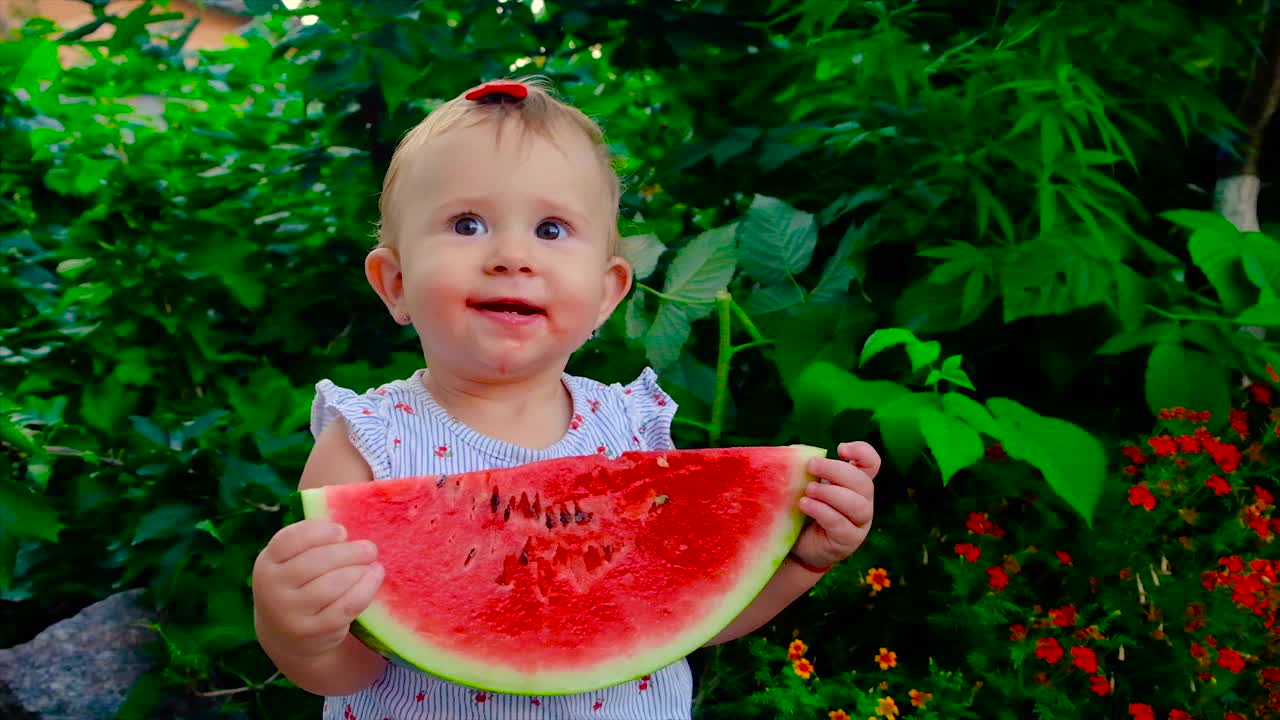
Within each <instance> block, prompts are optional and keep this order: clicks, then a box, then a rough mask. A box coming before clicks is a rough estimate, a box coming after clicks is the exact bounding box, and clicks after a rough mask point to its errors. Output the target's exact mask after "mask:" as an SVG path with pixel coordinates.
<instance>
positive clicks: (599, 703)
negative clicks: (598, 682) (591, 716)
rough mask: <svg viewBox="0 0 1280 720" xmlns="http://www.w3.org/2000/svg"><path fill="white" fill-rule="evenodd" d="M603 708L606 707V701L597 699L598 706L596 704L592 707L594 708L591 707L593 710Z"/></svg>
mask: <svg viewBox="0 0 1280 720" xmlns="http://www.w3.org/2000/svg"><path fill="white" fill-rule="evenodd" d="M602 707H604V701H602V700H600V699H597V700H596V704H595V705H592V706H591V709H592V710H599V709H600V708H602Z"/></svg>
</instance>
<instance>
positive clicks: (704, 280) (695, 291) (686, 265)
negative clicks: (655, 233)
mask: <svg viewBox="0 0 1280 720" xmlns="http://www.w3.org/2000/svg"><path fill="white" fill-rule="evenodd" d="M736 231H737V227H736V226H735V225H726V226H724V227H719V228H716V229H714V230H708V231H706V232H704V233H701V234H699V235H698V236H697V237H695V238H694V239H693V240H690V241H689V244H688V245H685V246H684V247H683V248H681V249H680V251H679V252H678V253H676V256H675V258H674V259H673V260H672V261H671V266H670V267H669V268H668V269H667V281H666V285H665V286H664V287H663V294H665V295H667V296H669V297H673V298H675V299H677V300H679V301H681V302H694V303H697V302H703V303H708V307H707V310H708V311H709V310H710V303H711V302H712V301H713V300H715V297H716V293H718V292H720V291H721V290H723V289H725V288H726V287H728V285H729V281H730V280H731V279H733V272H734V270H735V269H737V251H736V249H735V248H734V234H735V232H736Z"/></svg>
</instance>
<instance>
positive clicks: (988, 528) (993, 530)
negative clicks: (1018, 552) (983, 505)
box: [964, 512, 1004, 537]
mask: <svg viewBox="0 0 1280 720" xmlns="http://www.w3.org/2000/svg"><path fill="white" fill-rule="evenodd" d="M964 526H965V527H966V528H968V530H969V532H971V533H973V534H974V535H994V536H995V537H1003V536H1004V530H1003V529H1001V528H1000V526H999V525H996V524H995V523H994V522H993V521H992V520H991V519H990V518H988V517H987V514H986V513H980V512H971V513H969V519H968V520H966V521H965V523H964Z"/></svg>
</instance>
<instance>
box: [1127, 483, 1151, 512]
mask: <svg viewBox="0 0 1280 720" xmlns="http://www.w3.org/2000/svg"><path fill="white" fill-rule="evenodd" d="M1129 504H1130V505H1133V506H1134V507H1143V508H1146V509H1147V511H1148V512H1150V511H1151V510H1154V509H1155V507H1156V496H1155V495H1152V494H1151V491H1150V490H1148V489H1146V488H1145V487H1143V486H1141V485H1134V486H1133V487H1131V488H1129Z"/></svg>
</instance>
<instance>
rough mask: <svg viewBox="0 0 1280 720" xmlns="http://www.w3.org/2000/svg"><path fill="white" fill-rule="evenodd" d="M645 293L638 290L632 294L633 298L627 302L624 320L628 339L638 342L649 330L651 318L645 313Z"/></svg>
mask: <svg viewBox="0 0 1280 720" xmlns="http://www.w3.org/2000/svg"><path fill="white" fill-rule="evenodd" d="M644 298H645V293H644V292H643V291H641V290H636V291H635V292H633V293H631V298H630V299H628V300H627V307H626V310H625V313H626V314H625V315H624V319H625V321H626V328H627V337H629V338H631V339H632V340H638V339H640V338H641V337H643V336H644V334H645V331H646V330H648V329H649V318H648V316H647V315H646V314H645V312H644V303H645V299H644Z"/></svg>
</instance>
